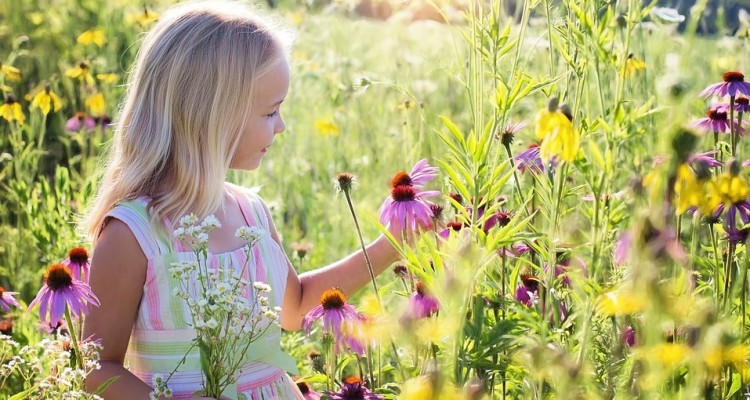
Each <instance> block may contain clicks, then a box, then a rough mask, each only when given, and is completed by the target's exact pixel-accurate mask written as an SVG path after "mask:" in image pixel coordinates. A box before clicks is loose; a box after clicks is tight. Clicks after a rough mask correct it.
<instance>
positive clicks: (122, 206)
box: [103, 196, 171, 259]
mask: <svg viewBox="0 0 750 400" xmlns="http://www.w3.org/2000/svg"><path fill="white" fill-rule="evenodd" d="M149 201H150V199H149V198H148V197H146V196H140V197H137V198H133V199H123V200H122V201H120V202H119V203H117V204H116V205H115V206H114V207H112V209H110V210H109V212H108V213H107V214H106V215H105V217H104V222H103V225H105V226H106V225H109V224H112V222H111V221H113V220H118V221H119V223H117V224H116V225H124V226H125V227H127V229H129V230H130V233H131V234H132V236H133V237H134V238H135V240H136V241H137V243H138V244H139V245H140V248H141V251H142V252H143V254H144V255H145V256H146V258H147V259H151V258H153V257H155V256H156V255H158V254H163V253H165V252H168V251H169V249H170V248H171V245H170V244H171V243H170V241H169V238H168V236H167V235H166V231H164V232H162V231H161V230H157V229H154V226H153V222H152V221H151V216H150V214H149V209H148V204H149Z"/></svg>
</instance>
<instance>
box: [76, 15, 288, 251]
mask: <svg viewBox="0 0 750 400" xmlns="http://www.w3.org/2000/svg"><path fill="white" fill-rule="evenodd" d="M276 28H277V27H276V26H273V25H272V24H271V23H270V22H269V21H267V20H264V19H262V18H261V17H259V16H258V15H257V14H256V13H255V12H254V11H252V10H251V9H249V8H248V7H247V6H244V5H242V4H239V3H236V2H229V1H210V2H208V1H206V2H197V3H186V4H181V5H178V6H176V7H173V8H171V9H169V10H168V11H166V12H165V13H164V14H163V15H162V16H161V17H160V19H159V21H158V22H157V23H156V25H155V26H154V27H153V28H152V29H151V30H150V32H148V34H147V35H146V36H145V39H144V40H143V43H142V45H141V47H140V49H139V51H138V54H137V56H136V61H135V63H134V67H133V70H132V71H131V74H130V77H129V82H128V86H127V91H126V94H125V99H124V101H123V104H122V108H121V112H120V114H119V117H118V119H117V121H116V122H115V136H114V142H113V147H112V149H111V155H110V158H109V162H108V164H107V166H106V170H105V172H104V175H103V177H102V180H101V182H100V187H99V192H98V194H97V196H96V197H95V198H94V202H93V205H92V207H91V209H90V211H89V213H88V215H87V216H86V218H85V220H84V221H83V227H84V229H85V230H86V232H87V233H88V235H89V238H90V239H91V240H92V241H96V238H97V237H98V236H99V233H100V232H101V229H102V226H103V222H104V218H105V216H106V214H107V212H109V210H110V209H111V208H112V207H114V206H115V205H116V204H117V203H119V202H121V201H122V200H124V199H134V198H137V197H139V196H143V195H146V196H149V197H151V198H152V201H151V202H150V204H149V207H150V215H151V218H152V221H154V222H157V221H158V222H161V221H164V220H165V219H169V220H171V221H175V220H176V219H178V218H180V217H181V216H182V215H185V214H187V213H189V212H194V213H195V214H196V215H198V216H205V215H207V214H208V213H211V212H214V210H216V209H217V208H218V207H219V206H220V204H221V198H222V195H223V193H224V179H225V177H226V173H227V170H228V169H229V164H230V162H231V159H232V156H233V154H234V152H235V149H236V148H237V145H238V142H239V139H240V134H241V132H243V130H244V126H245V124H246V123H247V116H248V114H249V111H250V109H251V107H252V98H253V94H254V93H255V92H254V91H255V86H256V82H257V80H258V78H259V77H261V76H262V75H263V74H265V73H267V72H268V71H269V70H271V69H272V68H273V67H274V66H275V65H276V63H278V62H280V61H281V60H283V59H284V58H285V57H286V56H287V54H288V47H289V44H290V42H289V41H288V40H287V39H288V38H287V37H286V36H285V35H284V34H283V33H282V32H283V31H281V30H279V29H276ZM158 226H162V225H158Z"/></svg>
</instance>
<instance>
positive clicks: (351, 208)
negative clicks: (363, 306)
mask: <svg viewBox="0 0 750 400" xmlns="http://www.w3.org/2000/svg"><path fill="white" fill-rule="evenodd" d="M344 197H346V204H348V205H349V211H351V213H352V219H354V227H355V228H356V229H357V237H358V238H359V245H360V246H361V247H362V254H363V255H364V256H365V261H366V262H367V271H368V272H369V273H370V281H371V282H372V288H373V289H374V290H375V298H376V299H377V300H378V306H379V307H380V309H381V310H382V309H383V303H382V302H381V301H380V292H378V284H377V282H375V272H374V271H373V269H372V262H370V256H369V255H368V254H367V248H366V247H365V241H364V239H362V230H361V229H360V227H359V221H358V220H357V214H356V213H355V212H354V205H352V199H351V197H350V196H349V191H348V190H344Z"/></svg>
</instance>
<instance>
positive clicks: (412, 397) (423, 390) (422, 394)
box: [398, 375, 466, 400]
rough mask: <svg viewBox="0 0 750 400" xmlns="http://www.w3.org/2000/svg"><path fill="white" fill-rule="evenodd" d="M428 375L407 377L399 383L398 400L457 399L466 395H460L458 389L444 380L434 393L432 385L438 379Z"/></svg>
mask: <svg viewBox="0 0 750 400" xmlns="http://www.w3.org/2000/svg"><path fill="white" fill-rule="evenodd" d="M436 378H437V377H436ZM436 378H432V377H430V376H424V375H423V376H418V377H416V378H412V379H409V380H408V381H406V382H404V383H403V385H401V394H399V396H398V399H399V400H424V399H438V400H459V399H464V398H466V397H464V396H462V395H461V393H460V391H459V390H458V389H457V388H456V387H455V386H453V385H452V384H450V383H449V382H444V383H443V384H442V385H441V387H440V388H439V390H440V392H439V393H435V389H434V388H433V387H432V385H433V383H434V382H437V381H438V380H437V379H436Z"/></svg>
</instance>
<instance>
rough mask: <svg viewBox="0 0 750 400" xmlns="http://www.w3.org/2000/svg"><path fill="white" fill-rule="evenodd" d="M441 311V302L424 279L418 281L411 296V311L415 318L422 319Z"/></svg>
mask: <svg viewBox="0 0 750 400" xmlns="http://www.w3.org/2000/svg"><path fill="white" fill-rule="evenodd" d="M438 311H440V302H439V301H438V299H437V298H435V297H434V296H432V295H431V294H430V293H429V292H428V291H427V287H426V286H425V284H424V283H423V282H422V281H417V284H416V288H415V290H414V293H412V294H411V297H409V313H410V314H411V316H412V317H414V318H415V319H422V318H426V317H429V316H431V315H433V314H436V313H437V312H438Z"/></svg>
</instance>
